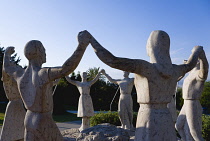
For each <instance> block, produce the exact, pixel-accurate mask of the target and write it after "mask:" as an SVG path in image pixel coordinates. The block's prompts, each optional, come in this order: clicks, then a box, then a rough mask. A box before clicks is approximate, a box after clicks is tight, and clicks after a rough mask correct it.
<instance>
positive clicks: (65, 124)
mask: <svg viewBox="0 0 210 141" xmlns="http://www.w3.org/2000/svg"><path fill="white" fill-rule="evenodd" d="M81 123H82V121H80V120H78V121H70V122H60V123H56V124H57V126H58V128H59V130H60V131H63V130H66V129H70V128H79V127H80V126H81ZM0 131H1V126H0ZM130 136H131V138H130V141H134V132H131V133H130Z"/></svg>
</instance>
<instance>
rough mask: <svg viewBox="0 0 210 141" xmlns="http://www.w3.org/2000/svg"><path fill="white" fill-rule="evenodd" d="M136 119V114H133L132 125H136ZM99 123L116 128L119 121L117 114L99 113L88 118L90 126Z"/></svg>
mask: <svg viewBox="0 0 210 141" xmlns="http://www.w3.org/2000/svg"><path fill="white" fill-rule="evenodd" d="M136 118H137V113H136V112H134V114H133V125H134V126H135V125H136ZM101 123H110V124H113V125H116V126H120V125H121V123H120V119H119V116H118V112H111V111H109V112H107V113H104V112H100V113H98V114H95V115H94V116H93V117H91V118H90V125H91V126H95V125H98V124H101Z"/></svg>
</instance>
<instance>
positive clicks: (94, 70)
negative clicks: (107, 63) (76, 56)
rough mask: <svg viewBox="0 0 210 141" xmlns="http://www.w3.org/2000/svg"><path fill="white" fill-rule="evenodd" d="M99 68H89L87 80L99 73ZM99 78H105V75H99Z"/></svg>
mask: <svg viewBox="0 0 210 141" xmlns="http://www.w3.org/2000/svg"><path fill="white" fill-rule="evenodd" d="M99 69H100V67H98V68H97V67H94V68H89V69H88V70H87V76H88V81H91V80H93V79H94V78H95V77H96V75H97V74H98V73H99ZM99 80H105V77H104V76H103V75H101V76H100V77H99Z"/></svg>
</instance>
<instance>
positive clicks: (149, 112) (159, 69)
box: [90, 30, 203, 141]
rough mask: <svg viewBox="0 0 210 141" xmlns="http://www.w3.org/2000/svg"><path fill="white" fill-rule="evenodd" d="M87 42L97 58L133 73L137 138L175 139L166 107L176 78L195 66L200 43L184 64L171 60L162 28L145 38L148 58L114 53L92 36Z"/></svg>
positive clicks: (142, 140)
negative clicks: (142, 58) (146, 59)
mask: <svg viewBox="0 0 210 141" xmlns="http://www.w3.org/2000/svg"><path fill="white" fill-rule="evenodd" d="M90 43H91V45H92V47H93V48H94V51H95V53H96V55H97V56H98V58H99V59H100V60H101V61H103V62H104V63H105V64H107V65H109V66H110V67H112V68H116V69H120V70H123V71H127V72H131V73H135V82H134V84H135V87H136V90H137V101H138V103H139V104H140V108H139V111H138V117H137V123H136V134H135V140H136V141H163V140H167V141H168V140H170V141H176V132H175V128H174V123H173V120H172V116H171V114H170V112H169V109H168V108H167V104H168V103H170V102H171V99H172V96H173V94H174V91H175V89H176V84H177V81H178V79H179V78H180V77H181V76H183V75H184V74H185V73H187V72H188V71H190V70H191V69H193V68H194V66H195V65H196V63H197V60H198V56H199V54H200V52H202V51H203V48H202V47H201V46H196V47H194V49H193V51H192V55H191V56H190V58H189V59H188V62H187V64H183V65H175V64H172V62H171V58H170V54H169V49H170V38H169V36H168V34H167V33H166V32H164V31H160V30H157V31H153V32H152V33H151V34H150V37H149V39H148V41H147V54H148V56H149V57H150V62H147V61H145V60H141V59H129V58H123V57H116V56H114V55H113V54H112V53H110V52H109V51H108V50H106V49H105V48H104V47H102V46H101V45H100V44H99V43H98V42H97V40H96V39H95V38H94V37H92V38H91V39H90Z"/></svg>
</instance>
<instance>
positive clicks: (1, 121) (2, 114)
mask: <svg viewBox="0 0 210 141" xmlns="http://www.w3.org/2000/svg"><path fill="white" fill-rule="evenodd" d="M3 121H4V113H0V126H2V125H3Z"/></svg>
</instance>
